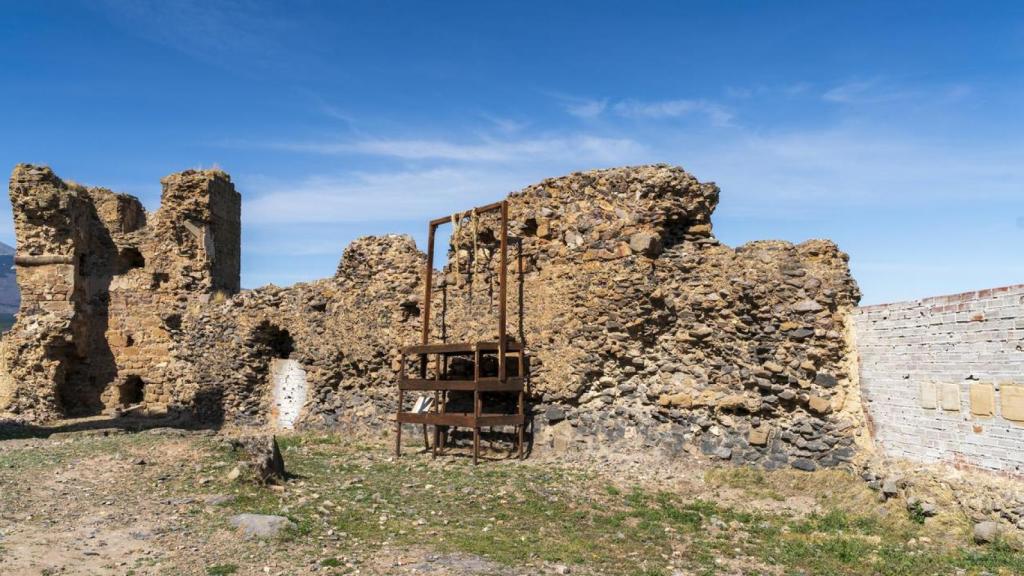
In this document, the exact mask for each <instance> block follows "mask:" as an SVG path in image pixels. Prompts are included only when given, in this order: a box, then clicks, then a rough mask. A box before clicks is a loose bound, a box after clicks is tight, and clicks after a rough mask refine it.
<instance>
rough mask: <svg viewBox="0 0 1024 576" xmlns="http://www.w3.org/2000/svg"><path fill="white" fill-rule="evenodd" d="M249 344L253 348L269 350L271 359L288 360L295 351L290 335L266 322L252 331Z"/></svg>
mask: <svg viewBox="0 0 1024 576" xmlns="http://www.w3.org/2000/svg"><path fill="white" fill-rule="evenodd" d="M251 342H252V343H253V345H255V346H262V347H266V348H267V349H269V352H270V356H271V357H272V358H289V357H290V356H291V355H292V352H293V351H295V341H294V340H292V335H291V334H290V333H289V332H288V331H287V330H284V329H282V328H281V327H279V326H276V325H274V324H272V323H271V322H269V321H267V320H264V321H262V322H260V323H259V325H258V326H256V328H255V329H254V330H253V332H252V338H251Z"/></svg>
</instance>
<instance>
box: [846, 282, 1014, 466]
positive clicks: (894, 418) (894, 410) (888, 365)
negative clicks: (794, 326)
mask: <svg viewBox="0 0 1024 576" xmlns="http://www.w3.org/2000/svg"><path fill="white" fill-rule="evenodd" d="M854 326H855V329H856V338H857V348H858V352H859V355H860V379H861V388H862V390H863V397H864V403H865V408H866V410H867V412H868V415H869V417H870V420H871V422H872V424H873V428H874V436H875V440H876V442H877V444H878V445H879V446H881V447H882V448H883V449H884V450H885V451H886V453H888V454H890V455H892V456H899V457H904V458H909V459H914V460H918V461H923V462H934V461H937V460H944V461H949V462H953V463H956V464H966V465H970V466H974V467H979V468H985V469H989V470H997V471H1001V472H1009V473H1015V474H1019V473H1024V423H1015V422H1011V421H1009V420H1006V419H1004V418H1003V417H1002V413H1001V409H1000V388H1002V387H1003V386H1006V385H1008V384H1010V383H1015V384H1017V385H1024V284H1022V285H1017V286H1007V287H1003V288H992V289H988V290H979V291H977V292H967V293H964V294H955V295H952V296H939V297H936V298H926V299H924V300H916V301H913V302H899V303H896V304H883V305H878V306H866V307H863V308H859V309H857V311H856V312H855V314H854ZM972 382H988V383H992V384H995V386H996V400H995V415H994V416H992V417H988V418H984V417H978V416H973V415H972V414H971V410H970V408H971V407H970V385H971V383H972ZM929 383H930V384H934V385H935V387H936V389H938V390H939V391H940V395H941V389H942V387H943V386H942V385H943V384H951V383H952V384H955V385H956V386H957V387H958V388H959V400H960V401H959V410H944V409H942V407H941V406H939V407H938V408H935V409H926V408H923V407H922V399H921V387H922V384H926V385H928V384H929ZM947 392H948V391H947ZM940 404H941V402H940Z"/></svg>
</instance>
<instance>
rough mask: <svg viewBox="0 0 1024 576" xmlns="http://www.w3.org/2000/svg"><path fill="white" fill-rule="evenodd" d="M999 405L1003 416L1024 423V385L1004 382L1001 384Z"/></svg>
mask: <svg viewBox="0 0 1024 576" xmlns="http://www.w3.org/2000/svg"><path fill="white" fill-rule="evenodd" d="M999 407H1000V408H1001V409H1002V413H1003V418H1006V419H1007V420H1013V421H1014V422H1022V423H1024V386H1020V385H1016V384H1002V385H1000V386H999Z"/></svg>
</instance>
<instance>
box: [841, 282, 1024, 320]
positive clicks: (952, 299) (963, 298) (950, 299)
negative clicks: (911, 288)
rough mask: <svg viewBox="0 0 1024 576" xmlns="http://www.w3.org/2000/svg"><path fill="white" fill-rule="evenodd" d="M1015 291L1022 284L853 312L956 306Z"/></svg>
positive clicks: (864, 307)
mask: <svg viewBox="0 0 1024 576" xmlns="http://www.w3.org/2000/svg"><path fill="white" fill-rule="evenodd" d="M1015 290H1024V284H1011V285H1010V286H1000V287H998V288H985V289H983V290H972V291H970V292H961V293H959V294H947V295H945V296H929V297H928V298H920V299H917V300H904V301H902V302H888V303H884V304H872V305H870V306H859V307H857V308H856V309H855V312H856V313H858V314H860V313H865V312H873V311H877V310H883V309H885V308H894V307H897V306H922V305H923V306H935V305H942V304H956V303H959V302H969V301H971V300H979V299H982V298H991V297H992V296H996V295H998V294H1004V293H1007V292H1012V291H1015Z"/></svg>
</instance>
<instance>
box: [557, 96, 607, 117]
mask: <svg viewBox="0 0 1024 576" xmlns="http://www.w3.org/2000/svg"><path fill="white" fill-rule="evenodd" d="M607 107H608V101H607V100H590V99H578V100H574V101H570V102H568V103H566V104H565V110H566V111H567V112H568V113H569V114H572V115H573V116H576V117H577V118H596V117H598V116H600V115H601V114H603V113H604V110H605V108H607Z"/></svg>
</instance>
